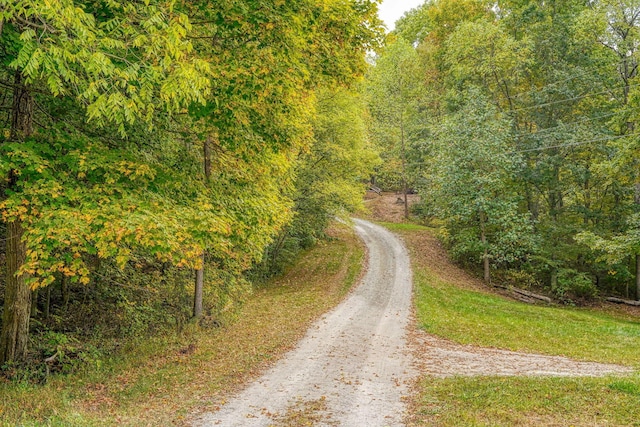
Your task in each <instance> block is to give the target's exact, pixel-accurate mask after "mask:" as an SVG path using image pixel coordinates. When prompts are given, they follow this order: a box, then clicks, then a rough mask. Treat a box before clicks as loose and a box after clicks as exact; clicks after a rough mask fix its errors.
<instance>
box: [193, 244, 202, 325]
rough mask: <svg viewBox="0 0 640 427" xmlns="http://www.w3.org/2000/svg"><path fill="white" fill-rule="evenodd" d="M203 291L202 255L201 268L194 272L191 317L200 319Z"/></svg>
mask: <svg viewBox="0 0 640 427" xmlns="http://www.w3.org/2000/svg"><path fill="white" fill-rule="evenodd" d="M203 290H204V254H203V255H202V268H200V269H198V270H196V285H195V292H194V295H193V317H194V318H196V319H198V318H200V317H202V295H203Z"/></svg>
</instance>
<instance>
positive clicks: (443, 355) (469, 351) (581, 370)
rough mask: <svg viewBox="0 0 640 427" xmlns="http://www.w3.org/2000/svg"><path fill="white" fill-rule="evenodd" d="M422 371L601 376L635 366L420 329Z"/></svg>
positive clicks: (414, 337)
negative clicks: (462, 340) (477, 342)
mask: <svg viewBox="0 0 640 427" xmlns="http://www.w3.org/2000/svg"><path fill="white" fill-rule="evenodd" d="M410 342H411V345H412V347H413V350H414V353H415V356H416V358H415V359H416V365H417V368H418V371H419V372H421V373H422V374H423V375H430V376H433V377H438V378H446V377H452V376H553V377H598V376H604V375H612V374H630V373H632V372H633V369H631V368H628V367H625V366H619V365H611V364H605V363H594V362H580V361H576V360H573V359H569V358H567V357H560V356H544V355H540V354H530V353H520V352H514V351H508V350H500V349H495V348H483V347H476V346H471V345H461V344H456V343H454V342H451V341H448V340H445V339H442V338H438V337H435V336H432V335H429V334H427V333H425V332H423V331H420V330H414V331H412V333H411V334H410Z"/></svg>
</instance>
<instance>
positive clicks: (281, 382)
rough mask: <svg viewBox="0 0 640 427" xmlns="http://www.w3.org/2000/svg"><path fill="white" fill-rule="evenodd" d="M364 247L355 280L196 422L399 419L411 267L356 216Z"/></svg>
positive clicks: (395, 242)
mask: <svg viewBox="0 0 640 427" xmlns="http://www.w3.org/2000/svg"><path fill="white" fill-rule="evenodd" d="M355 228H356V231H357V232H358V234H359V235H360V237H361V238H362V239H363V240H364V242H365V244H366V246H367V250H368V269H367V272H366V274H365V276H364V278H363V279H362V281H361V283H360V284H359V285H358V286H357V288H355V289H354V291H353V292H352V293H351V294H350V295H349V296H348V297H347V299H346V300H345V301H343V302H342V303H341V304H340V305H339V306H338V307H336V308H335V309H334V310H332V311H331V312H329V313H328V314H326V315H325V316H324V317H322V318H321V319H320V320H319V321H318V322H316V323H315V324H314V325H313V326H312V327H311V328H310V329H309V331H308V332H307V335H306V336H305V338H304V339H303V340H302V341H301V342H300V343H299V344H298V346H297V348H296V349H294V350H292V351H291V352H290V353H288V354H287V355H285V357H284V358H283V359H282V360H281V361H280V362H278V363H277V364H276V365H275V366H274V367H272V368H271V369H270V370H269V371H268V372H267V373H265V374H264V375H263V376H262V377H261V378H259V379H258V380H257V381H255V382H254V383H253V384H251V385H250V386H249V387H248V388H246V389H245V390H244V391H243V392H241V393H240V394H238V395H237V396H235V397H234V398H233V399H231V400H230V401H229V402H228V403H227V404H226V405H224V406H223V407H222V408H221V409H220V410H219V411H218V412H215V413H210V414H206V415H204V416H203V417H202V418H200V420H199V421H198V422H197V423H196V424H195V425H198V426H215V425H222V426H229V427H231V426H242V427H252V426H254V427H266V426H272V425H288V421H287V419H288V418H291V417H293V416H294V415H295V416H301V415H300V412H310V411H311V412H313V413H311V414H309V413H307V414H302V416H305V417H307V418H312V419H313V420H314V424H313V425H316V426H341V427H360V426H368V427H376V426H381V427H382V426H401V425H403V424H402V423H403V418H404V416H405V404H404V399H403V396H405V395H406V394H407V393H408V384H409V382H410V379H411V377H412V371H411V369H412V366H413V364H412V358H411V354H410V352H409V350H408V347H407V340H406V336H407V326H408V325H409V318H410V313H411V295H412V285H411V270H410V265H409V257H408V255H407V251H406V249H405V247H404V245H403V244H402V242H401V241H400V240H399V239H398V238H397V237H396V236H394V235H393V234H392V233H391V232H389V231H388V230H386V229H384V228H382V227H380V226H377V225H374V224H372V223H370V222H367V221H362V220H355ZM293 425H295V424H293Z"/></svg>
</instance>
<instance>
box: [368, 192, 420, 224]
mask: <svg viewBox="0 0 640 427" xmlns="http://www.w3.org/2000/svg"><path fill="white" fill-rule="evenodd" d="M419 201H420V196H418V195H417V194H407V203H408V205H409V207H411V205H413V204H415V203H417V202H419ZM365 206H366V207H367V209H368V210H369V215H368V216H367V218H368V219H370V220H372V221H382V222H403V221H405V219H404V200H403V196H402V194H398V193H386V192H385V193H382V194H381V195H378V194H376V193H374V192H373V191H369V192H368V193H367V195H366V196H365Z"/></svg>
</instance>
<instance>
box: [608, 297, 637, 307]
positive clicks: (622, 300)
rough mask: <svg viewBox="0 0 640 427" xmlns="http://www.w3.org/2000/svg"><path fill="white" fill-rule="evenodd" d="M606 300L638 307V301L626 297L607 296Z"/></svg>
mask: <svg viewBox="0 0 640 427" xmlns="http://www.w3.org/2000/svg"><path fill="white" fill-rule="evenodd" d="M607 301H609V302H615V303H616V304H626V305H632V306H634V307H640V301H632V300H628V299H622V298H615V297H609V298H607Z"/></svg>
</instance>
